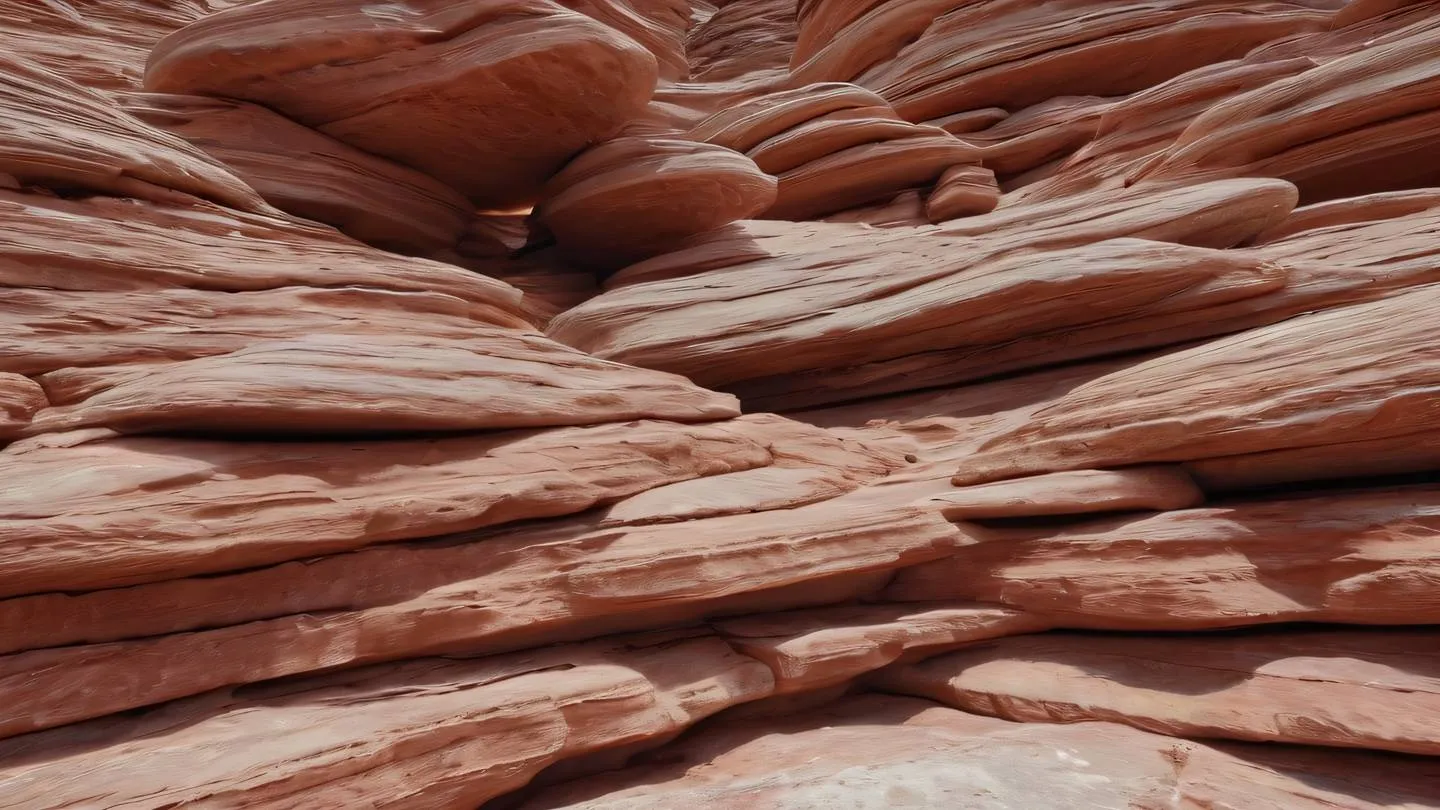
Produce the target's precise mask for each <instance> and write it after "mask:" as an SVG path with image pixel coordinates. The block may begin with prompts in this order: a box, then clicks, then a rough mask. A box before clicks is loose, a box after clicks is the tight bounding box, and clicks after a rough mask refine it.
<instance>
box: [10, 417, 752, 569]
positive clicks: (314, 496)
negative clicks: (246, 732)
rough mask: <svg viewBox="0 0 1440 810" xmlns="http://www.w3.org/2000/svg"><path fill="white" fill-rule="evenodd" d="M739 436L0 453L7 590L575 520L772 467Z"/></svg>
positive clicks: (722, 429)
mask: <svg viewBox="0 0 1440 810" xmlns="http://www.w3.org/2000/svg"><path fill="white" fill-rule="evenodd" d="M744 432H745V428H744V427H741V428H739V429H738V430H737V429H736V428H732V427H727V426H726V425H724V424H721V425H716V426H708V427H702V426H682V425H677V424H674V423H669V422H638V423H633V422H632V423H620V424H613V425H602V426H598V427H590V428H562V429H558V430H551V431H539V432H524V433H521V432H516V433H497V434H491V435H485V436H471V437H461V438H449V439H416V440H396V441H375V442H352V443H344V442H333V443H315V442H311V443H299V442H297V443H270V442H244V443H232V442H218V441H203V440H198V439H169V438H155V439H120V440H115V441H107V442H92V443H88V444H81V445H79V446H76V447H38V448H34V449H28V450H26V451H25V452H19V453H17V452H8V453H3V454H0V482H3V486H0V551H3V553H4V554H5V556H6V561H7V562H6V566H5V569H4V571H3V572H0V594H3V595H7V596H13V595H17V594H23V593H35V592H40V591H73V590H80V589H90V588H97V587H113V586H118V585H128V584H134V583H139V582H153V581H156V580H164V579H172V578H175V577H179V576H186V575H191V574H200V573H214V572H220V571H227V570H234V569H239V568H248V567H252V566H257V565H262V564H265V563H275V562H281V561H284V560H292V559H299V558H302V557H311V556H315V555H319V554H326V553H333V552H337V551H344V550H349V549H354V548H359V547H362V546H365V545H369V544H372V543H381V542H393V541H397V540H409V539H414V538H420V537H429V536H434V535H438V534H444V533H446V532H454V531H464V530H467V529H474V528H478V527H480V526H486V525H493V524H496V523H504V522H507V521H513V520H524V519H527V518H537V517H550V516H555V515H564V514H569V513H572V512H579V511H581V510H583V509H587V508H589V507H591V506H595V505H597V504H599V503H602V502H605V501H607V500H614V499H618V498H621V497H624V496H625V495H630V494H633V493H635V492H640V491H643V490H646V489H649V488H651V487H654V486H657V485H659V484H663V483H668V482H671V481H677V480H683V479H685V478H689V477H692V476H696V475H709V474H715V473H720V472H733V471H735V470H737V469H747V468H750V467H759V466H763V465H765V464H766V463H768V462H769V460H770V454H769V451H767V450H766V449H765V448H764V445H763V444H762V443H761V442H760V441H757V440H756V438H752V437H749V436H746V435H744ZM762 435H763V434H762ZM12 450H13V448H12Z"/></svg>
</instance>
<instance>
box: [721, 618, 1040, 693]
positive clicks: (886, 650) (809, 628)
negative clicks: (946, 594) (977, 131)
mask: <svg viewBox="0 0 1440 810" xmlns="http://www.w3.org/2000/svg"><path fill="white" fill-rule="evenodd" d="M714 626H715V628H716V629H717V630H718V631H719V632H720V634H721V635H722V636H724V638H725V639H726V640H727V641H729V642H730V643H731V644H732V645H733V646H734V647H735V649H737V650H739V651H740V652H743V653H745V654H746V655H748V656H750V657H752V658H756V659H758V660H760V661H764V662H765V664H766V665H767V666H769V667H770V669H771V671H772V672H773V673H774V674H775V689H776V694H788V693H792V692H804V691H809V690H814V689H823V688H826V687H830V686H836V685H838V684H842V683H845V682H846V681H849V680H851V679H853V678H856V677H858V676H860V675H863V674H865V673H867V672H870V671H872V670H876V669H880V668H881V667H884V666H886V665H888V664H891V663H894V662H895V661H898V660H901V659H902V658H904V659H907V660H914V659H916V658H924V657H927V656H930V655H935V654H937V653H940V652H943V651H945V650H948V649H953V648H955V647H961V646H964V645H965V644H968V643H970V642H974V641H982V640H984V639H989V638H996V637H998V636H1008V635H1017V634H1020V633H1031V632H1035V631H1037V630H1044V629H1047V628H1046V622H1045V621H1044V620H1043V619H1039V618H1036V617H1034V616H1030V615H1027V614H1025V613H1023V612H1021V611H1018V610H1014V609H1012V608H1007V607H1001V606H998V605H981V604H974V605H969V604H957V603H936V604H931V605H857V606H847V607H835V608H819V609H815V610H800V611H792V612H787V613H773V614H766V615H761V616H747V617H743V618H739V619H727V620H724V621H720V622H716V623H714Z"/></svg>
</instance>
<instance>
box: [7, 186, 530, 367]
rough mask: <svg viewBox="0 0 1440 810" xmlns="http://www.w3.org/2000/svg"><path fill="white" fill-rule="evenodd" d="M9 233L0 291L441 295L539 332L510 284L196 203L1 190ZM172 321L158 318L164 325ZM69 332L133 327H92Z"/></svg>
mask: <svg viewBox="0 0 1440 810" xmlns="http://www.w3.org/2000/svg"><path fill="white" fill-rule="evenodd" d="M0 228H3V232H4V240H3V241H0V286H4V287H22V288H23V287H32V288H35V289H36V292H37V294H44V295H49V294H50V292H51V291H64V292H111V293H116V292H122V291H125V292H131V291H154V290H165V291H166V293H167V294H173V291H174V290H175V289H176V288H185V289H192V290H217V291H228V292H252V291H261V290H276V289H280V288H285V287H320V288H342V287H361V288H368V289H377V290H388V291H393V292H407V293H417V292H419V293H443V294H445V295H448V296H451V297H453V298H455V299H459V301H462V302H466V303H468V304H469V305H470V308H469V310H470V311H469V315H470V317H472V318H474V319H475V320H483V321H485V322H488V323H492V324H495V325H500V326H514V327H520V328H526V327H529V325H530V324H529V321H528V320H526V317H525V306H524V303H523V302H522V300H521V294H520V291H519V290H516V289H515V288H514V287H511V286H510V285H508V284H505V283H504V282H500V281H496V280H495V279H491V278H487V277H485V276H480V275H476V274H475V273H471V272H468V271H465V270H462V269H460V268H458V267H454V266H451V265H447V264H441V263H439V262H431V261H425V260H422V259H411V258H406V257H403V256H396V255H394V254H391V253H386V252H384V251H380V250H375V249H373V248H370V247H367V246H365V245H361V244H359V243H357V242H353V241H351V240H349V239H346V238H345V237H342V236H340V235H339V234H337V233H336V232H334V231H332V230H330V229H329V228H325V227H322V226H318V225H311V224H307V223H302V222H287V221H283V220H279V219H274V218H270V217H262V216H258V215H249V214H243V213H240V212H237V211H229V210H225V209H220V208H211V207H205V206H198V205H189V206H178V205H176V206H170V205H147V204H144V203H139V202H135V201H121V200H105V199H90V200H83V201H80V200H59V199H52V198H49V197H42V196H39V195H34V194H17V193H14V192H8V191H4V190H0ZM112 306H114V304H112ZM141 309H142V310H143V307H142V308H141ZM7 314H8V313H7ZM116 314H117V315H123V313H122V312H117V313H116ZM129 317H136V316H134V315H130V316H129ZM139 317H140V318H141V319H145V318H146V317H147V315H146V314H145V313H144V312H143V311H142V313H141V314H140V315H139ZM182 322H183V321H182ZM163 324H164V319H163V318H161V319H159V323H157V327H158V326H160V325H163ZM171 326H172V327H173V324H172V325H171ZM64 331H67V332H72V333H73V332H76V331H100V332H113V331H126V329H125V328H121V329H111V328H107V326H106V325H104V324H98V325H97V324H92V325H88V326H83V327H81V328H80V329H76V328H73V327H72V328H70V329H67V330H64ZM171 331H172V332H173V331H174V330H173V328H172V330H171ZM176 335H177V336H178V337H172V339H176V340H183V335H184V333H183V332H178V333H176Z"/></svg>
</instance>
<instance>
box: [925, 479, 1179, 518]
mask: <svg viewBox="0 0 1440 810" xmlns="http://www.w3.org/2000/svg"><path fill="white" fill-rule="evenodd" d="M1204 499H1205V496H1204V494H1203V493H1202V492H1201V491H1200V489H1199V488H1198V487H1196V486H1195V482H1194V481H1192V480H1191V479H1190V476H1189V475H1186V474H1185V472H1184V471H1183V470H1182V469H1180V468H1178V467H1166V466H1154V467H1128V468H1126V469H1123V470H1079V471H1075V472H1059V473H1051V474H1049V475H1037V476H1034V477H1032V478H1013V479H1011V480H1009V481H997V482H995V483H993V484H981V485H980V486H974V487H960V488H957V489H954V490H951V491H949V492H947V493H945V494H944V495H940V496H937V497H935V498H933V499H931V503H933V504H934V505H935V507H936V508H938V509H939V510H940V511H941V513H942V514H944V515H945V517H947V518H949V519H951V520H994V519H996V518H1011V517H1040V516H1050V515H1077V514H1084V513H1087V512H1126V511H1133V510H1141V509H1154V510H1169V509H1184V508H1186V507H1190V506H1197V505H1199V504H1200V502H1201V501H1203V500H1204Z"/></svg>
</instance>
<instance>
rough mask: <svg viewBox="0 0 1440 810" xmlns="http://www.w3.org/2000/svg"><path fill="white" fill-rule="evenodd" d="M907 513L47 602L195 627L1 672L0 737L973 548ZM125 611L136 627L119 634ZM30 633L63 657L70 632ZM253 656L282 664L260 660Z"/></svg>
mask: <svg viewBox="0 0 1440 810" xmlns="http://www.w3.org/2000/svg"><path fill="white" fill-rule="evenodd" d="M557 432H558V431H557ZM712 452H713V451H712ZM562 461H563V459H562ZM510 480H512V479H507V482H508V481H510ZM466 491H467V492H469V491H470V490H469V489H467V490H466ZM902 495H903V493H902ZM412 497H413V496H412ZM896 500H897V499H895V498H893V497H892V498H890V499H888V500H885V499H881V500H880V502H877V500H876V499H875V498H874V497H869V494H868V493H865V492H864V488H862V489H861V490H857V491H856V492H853V493H850V494H848V495H845V496H841V497H838V498H834V499H831V500H828V501H824V502H820V503H815V504H810V505H806V506H801V507H797V508H794V509H781V510H777V511H774V512H762V513H757V514H737V515H728V516H723V517H715V518H709V519H705V520H697V521H686V522H681V523H660V524H655V525H640V526H614V525H606V524H605V523H604V521H603V520H597V519H596V516H594V515H590V516H585V515H581V516H577V517H576V518H574V519H572V520H562V521H554V522H551V523H546V522H536V523H534V524H532V525H530V526H528V527H506V528H503V529H499V530H496V531H491V532H486V533H483V534H478V535H476V534H465V535H458V536H451V537H442V538H437V539H436V540H435V541H434V542H430V543H415V544H404V545H400V544H391V545H385V546H375V547H372V548H368V549H365V550H363V551H360V552H357V553H353V554H336V555H332V556H328V557H323V558H319V559H309V560H304V561H299V562H294V563H289V564H286V565H279V566H271V567H267V568H256V569H254V570H250V571H242V572H237V573H234V574H232V575H229V576H217V577H208V578H196V579H190V580H171V581H168V582H160V583H154V584H150V585H142V586H137V587H134V588H130V589H121V590H116V591H114V592H113V593H110V592H101V593H95V594H83V595H79V596H72V597H69V598H62V599H56V598H52V597H50V596H48V595H46V596H41V597H39V598H37V599H34V600H28V603H22V604H20V605H18V607H19V610H18V611H17V612H18V613H19V614H20V615H21V616H23V615H25V614H26V612H27V610H35V609H41V610H42V611H43V610H44V609H45V608H47V607H48V608H49V610H50V611H60V612H62V615H67V618H69V619H70V621H69V622H65V621H60V622H56V620H55V616H54V615H53V614H42V618H41V619H40V621H46V622H51V623H52V626H55V625H56V624H58V625H59V629H60V632H61V633H64V634H66V635H68V636H69V637H71V638H74V637H75V636H76V635H80V634H86V633H87V631H89V630H91V627H87V626H86V625H85V624H84V623H85V622H93V625H92V627H93V628H95V629H96V630H98V631H99V632H100V633H108V634H109V635H110V636H111V637H114V635H116V628H120V632H121V633H128V634H130V635H135V634H137V633H139V628H140V627H142V626H143V627H145V628H146V629H160V630H161V631H162V632H163V631H164V630H169V629H174V628H176V626H177V625H179V626H181V627H184V628H199V629H198V631H196V632H179V633H171V634H169V635H150V636H147V637H140V638H133V639H128V640H124V641H119V642H114V643H105V644H78V645H72V646H64V647H54V648H51V649H38V650H31V651H28V652H21V653H17V654H14V655H8V656H4V657H3V658H0V707H5V708H0V737H3V736H12V735H16V734H21V733H25V732H29V731H35V730H39V729H42V728H46V727H51V726H57V725H61V724H65V723H72V722H77V721H80V720H85V719H90V718H95V717H100V716H103V715H106V714H111V713H114V712H119V711H124V710H127V709H132V708H136V707H140V706H146V705H152V704H156V703H160V702H164V701H167V700H174V699H176V698H180V697H184V696H187V695H193V694H198V693H201V692H204V691H208V690H211V689H216V688H220V687H224V686H229V685H233V684H240V683H250V682H256V681H262V680H269V679H273V678H281V677H286V676H290V675H299V674H304V673H307V672H314V671H317V670H325V669H331V668H336V667H343V666H357V665H361V664H367V663H376V662H381V661H390V660H395V659H397V658H404V657H411V656H416V655H445V654H476V653H480V652H501V651H508V650H515V649H528V648H532V647H537V646H542V645H545V644H550V643H554V642H556V641H572V640H583V639H590V638H595V637H597V636H602V635H608V634H611V633H616V632H624V631H632V630H646V629H654V628H661V627H674V626H681V625H685V624H688V623H693V622H696V621H700V620H703V619H706V618H710V617H714V616H721V615H737V614H746V613H756V612H761V611H767V610H782V609H788V608H795V607H809V606H815V605H820V604H830V603H835V602H842V601H846V600H849V599H854V598H855V597H856V596H857V595H858V592H869V591H874V590H875V589H877V588H878V587H879V585H880V584H881V582H883V579H884V576H885V574H886V573H887V572H889V571H893V570H895V569H897V568H901V567H905V566H909V565H915V564H918V563H922V562H928V561H930V560H935V559H939V558H941V557H944V556H945V555H947V554H948V553H950V551H952V550H953V548H954V547H955V545H956V544H957V543H961V542H964V538H963V537H962V535H961V534H960V532H958V531H957V530H956V529H955V528H954V527H953V526H951V525H950V524H948V523H946V522H945V521H943V520H941V519H940V518H938V517H937V516H935V515H934V514H932V513H929V512H926V511H923V510H920V509H916V508H912V507H908V506H906V505H905V503H904V498H903V497H902V498H900V499H899V500H898V502H896ZM172 570H175V569H172ZM876 577H879V578H880V579H879V581H877V580H876ZM16 601H19V600H16ZM0 604H6V605H7V613H10V615H15V613H14V612H11V611H10V610H8V608H9V607H10V605H9V604H8V603H0ZM107 608H108V609H107ZM121 610H124V611H127V612H128V615H130V616H133V617H136V618H137V621H133V622H126V621H122V616H120V615H117V611H121ZM92 611H93V613H92ZM220 624H224V625H226V626H216V625H220ZM34 635H35V637H37V638H38V639H39V640H40V642H41V643H47V640H48V643H53V641H54V640H55V638H56V637H58V635H59V633H57V634H55V635H49V636H47V635H46V634H41V633H35V634H34ZM81 637H83V635H82V636H81ZM257 649H266V650H271V651H273V654H270V655H267V656H265V657H263V658H257V657H256V655H255V650H257ZM196 660H204V661H205V662H206V665H205V666H204V667H196V666H195V663H194V662H195V661H196Z"/></svg>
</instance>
